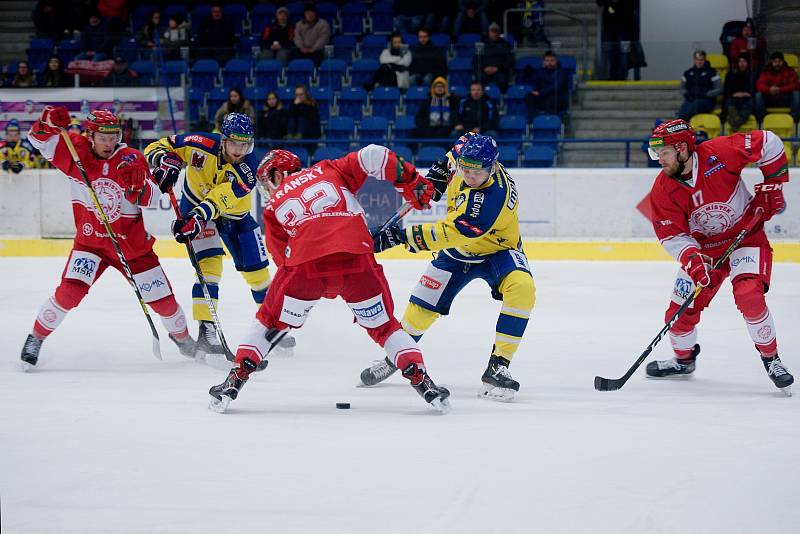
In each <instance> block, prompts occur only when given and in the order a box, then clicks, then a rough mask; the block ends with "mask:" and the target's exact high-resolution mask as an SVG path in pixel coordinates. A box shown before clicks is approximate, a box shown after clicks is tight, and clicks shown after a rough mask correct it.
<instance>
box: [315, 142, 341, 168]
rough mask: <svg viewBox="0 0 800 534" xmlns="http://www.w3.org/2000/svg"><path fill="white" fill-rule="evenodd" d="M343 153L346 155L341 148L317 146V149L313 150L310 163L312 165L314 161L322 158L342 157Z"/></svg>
mask: <svg viewBox="0 0 800 534" xmlns="http://www.w3.org/2000/svg"><path fill="white" fill-rule="evenodd" d="M345 155H347V152H346V151H344V150H342V149H341V148H336V147H332V146H324V147H322V148H318V149H317V151H316V152H314V156H313V157H312V158H311V164H312V165H313V164H314V163H319V162H320V161H322V160H324V159H338V158H343V157H344V156H345Z"/></svg>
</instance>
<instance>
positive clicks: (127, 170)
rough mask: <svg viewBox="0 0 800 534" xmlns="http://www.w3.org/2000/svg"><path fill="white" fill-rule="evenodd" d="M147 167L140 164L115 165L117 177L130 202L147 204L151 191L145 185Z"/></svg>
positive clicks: (147, 174)
mask: <svg viewBox="0 0 800 534" xmlns="http://www.w3.org/2000/svg"><path fill="white" fill-rule="evenodd" d="M149 174H150V173H149V172H148V171H147V169H145V168H144V167H142V166H141V165H128V164H127V163H123V164H122V165H120V166H119V167H117V179H118V180H119V183H120V184H122V186H123V187H124V188H125V198H126V199H127V200H128V202H130V203H131V204H142V203H143V202H142V201H144V204H145V205H146V204H148V203H149V201H150V197H151V196H152V194H153V192H152V190H151V189H150V187H148V185H147V178H148V176H149Z"/></svg>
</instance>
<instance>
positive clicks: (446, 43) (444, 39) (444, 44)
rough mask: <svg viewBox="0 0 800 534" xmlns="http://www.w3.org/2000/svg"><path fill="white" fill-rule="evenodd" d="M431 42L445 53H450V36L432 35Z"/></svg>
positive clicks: (444, 34) (443, 34)
mask: <svg viewBox="0 0 800 534" xmlns="http://www.w3.org/2000/svg"><path fill="white" fill-rule="evenodd" d="M431 42H432V43H433V44H435V45H436V46H438V47H439V48H442V49H443V50H444V51H445V52H449V51H450V36H449V35H447V34H446V33H432V34H431Z"/></svg>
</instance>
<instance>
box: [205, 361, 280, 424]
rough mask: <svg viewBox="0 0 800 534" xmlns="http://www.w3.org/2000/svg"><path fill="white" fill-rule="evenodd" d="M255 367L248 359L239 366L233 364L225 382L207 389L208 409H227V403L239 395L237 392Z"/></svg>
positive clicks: (218, 411) (222, 411)
mask: <svg viewBox="0 0 800 534" xmlns="http://www.w3.org/2000/svg"><path fill="white" fill-rule="evenodd" d="M265 367H266V366H265ZM256 369H257V367H256V365H255V364H254V363H253V362H251V361H250V360H244V362H243V363H242V365H241V367H240V366H239V365H238V364H236V365H234V366H233V367H232V368H231V370H230V372H229V373H228V377H227V378H226V379H225V382H223V383H222V384H217V385H216V386H211V389H209V390H208V394H209V395H211V399H210V400H209V403H208V409H209V410H212V411H214V412H217V413H224V412H225V410H227V409H228V404H230V402H231V401H233V400H236V397H238V396H239V392H240V391H241V390H242V388H243V387H244V385H245V383H246V382H247V379H249V378H250V375H251V374H252V373H253V372H254V371H255V370H256Z"/></svg>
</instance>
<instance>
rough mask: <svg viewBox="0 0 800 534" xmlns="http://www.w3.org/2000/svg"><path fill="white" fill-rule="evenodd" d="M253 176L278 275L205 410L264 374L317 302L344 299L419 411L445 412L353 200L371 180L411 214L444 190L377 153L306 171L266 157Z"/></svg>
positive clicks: (444, 396) (366, 151)
mask: <svg viewBox="0 0 800 534" xmlns="http://www.w3.org/2000/svg"><path fill="white" fill-rule="evenodd" d="M257 176H258V181H259V185H260V186H261V187H262V190H263V192H264V194H265V195H266V196H267V197H268V198H269V202H268V203H267V205H266V207H265V208H264V228H265V235H266V240H267V248H268V249H269V252H270V254H271V255H272V258H273V260H274V261H275V263H276V264H277V266H278V270H277V272H276V274H275V279H274V280H273V282H272V285H271V286H270V289H269V291H268V292H267V296H266V298H265V299H264V303H263V304H262V305H261V307H260V308H259V310H258V313H257V314H256V320H255V321H254V323H253V326H252V328H251V329H250V332H249V333H248V334H247V336H246V337H245V340H244V341H243V342H242V343H241V344H240V345H239V347H238V349H237V351H236V358H235V363H234V366H233V368H232V369H231V371H230V373H229V374H228V377H227V379H226V380H225V381H224V382H223V383H222V384H219V385H217V386H213V387H212V388H211V389H210V391H209V393H210V394H211V403H210V405H209V408H211V409H212V410H214V411H217V412H224V411H225V409H226V408H227V406H228V403H230V402H231V401H232V400H234V399H236V397H237V395H238V394H239V392H240V391H241V389H242V386H243V385H244V383H245V382H247V379H248V378H249V376H250V374H251V373H253V372H254V371H256V370H258V369H263V368H264V367H266V364H267V360H265V359H264V358H265V357H266V356H267V354H269V352H270V350H272V348H273V347H274V346H275V345H276V344H277V343H278V342H279V341H280V340H281V338H282V337H283V336H284V335H286V332H288V331H289V329H290V328H300V327H301V326H303V323H305V321H306V318H307V317H308V314H309V312H310V311H311V309H312V308H313V307H314V306H315V305H316V304H317V303H318V302H319V300H320V299H322V298H335V297H337V296H341V297H342V299H344V301H345V302H346V303H347V305H348V306H349V307H350V309H351V310H352V312H353V315H354V316H355V320H356V322H357V323H358V324H359V325H361V326H362V327H364V328H365V329H366V330H367V333H368V334H369V336H370V337H371V338H372V339H373V340H374V341H375V342H376V343H378V344H379V345H381V346H382V347H383V348H384V350H385V351H386V354H387V356H386V357H387V359H389V361H391V362H392V365H395V366H396V367H399V368H400V369H401V370H402V373H403V376H405V377H406V378H407V379H408V380H410V381H411V385H412V386H413V388H414V389H415V390H416V391H417V392H418V393H419V394H420V395H421V396H422V397H423V398H424V399H425V401H426V402H428V403H430V404H431V406H433V407H434V408H436V409H437V410H439V411H440V412H446V411H447V410H448V409H449V401H448V396H449V395H450V392H449V391H448V390H447V389H445V388H442V387H438V386H436V384H434V383H433V380H431V378H430V376H428V373H427V371H426V370H425V364H424V362H423V359H422V353H421V352H420V350H419V348H418V347H417V344H416V343H415V342H414V340H413V339H412V338H411V336H409V335H408V334H407V333H406V332H404V331H403V329H402V327H401V326H400V323H399V322H398V321H397V319H396V318H395V317H394V303H393V302H392V295H391V293H390V291H389V285H388V283H387V282H386V278H385V277H384V275H383V269H382V268H381V267H380V265H378V263H377V262H376V261H375V257H374V255H373V244H372V238H371V236H370V234H369V231H368V229H367V225H366V221H365V219H364V210H363V208H362V207H361V205H360V204H359V203H358V200H357V199H356V192H357V191H358V190H359V188H360V187H361V185H362V184H363V183H364V181H365V180H366V179H367V177H368V176H374V177H376V178H378V179H380V180H390V181H391V182H392V183H393V184H394V185H395V187H396V188H397V189H398V190H399V191H400V192H401V193H402V195H403V197H405V198H406V199H407V200H408V201H409V202H410V203H411V204H412V206H413V207H414V208H416V209H422V208H424V207H426V206H427V204H428V203H429V202H430V200H431V199H434V198H437V195H438V196H441V193H442V192H443V191H444V188H441V189H440V190H438V191H437V190H436V188H435V186H434V185H433V184H432V183H431V182H430V181H429V180H427V179H426V178H423V177H422V176H420V175H419V174H418V173H417V171H416V169H415V168H414V166H413V165H411V164H410V163H407V162H405V161H403V160H402V158H399V157H398V156H397V155H396V154H395V153H394V152H392V151H390V150H388V149H387V148H384V147H382V146H378V145H369V146H366V147H364V148H362V149H361V150H359V151H358V152H351V153H350V154H348V155H346V156H345V157H343V158H339V159H335V160H323V161H321V162H319V163H317V164H315V165H313V166H312V167H310V168H308V169H305V170H301V166H300V160H299V159H298V158H297V156H295V155H294V154H292V153H291V152H289V151H286V150H273V151H271V152H269V153H268V154H267V155H266V156H264V159H262V160H261V164H260V165H259V169H258V174H257Z"/></svg>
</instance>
